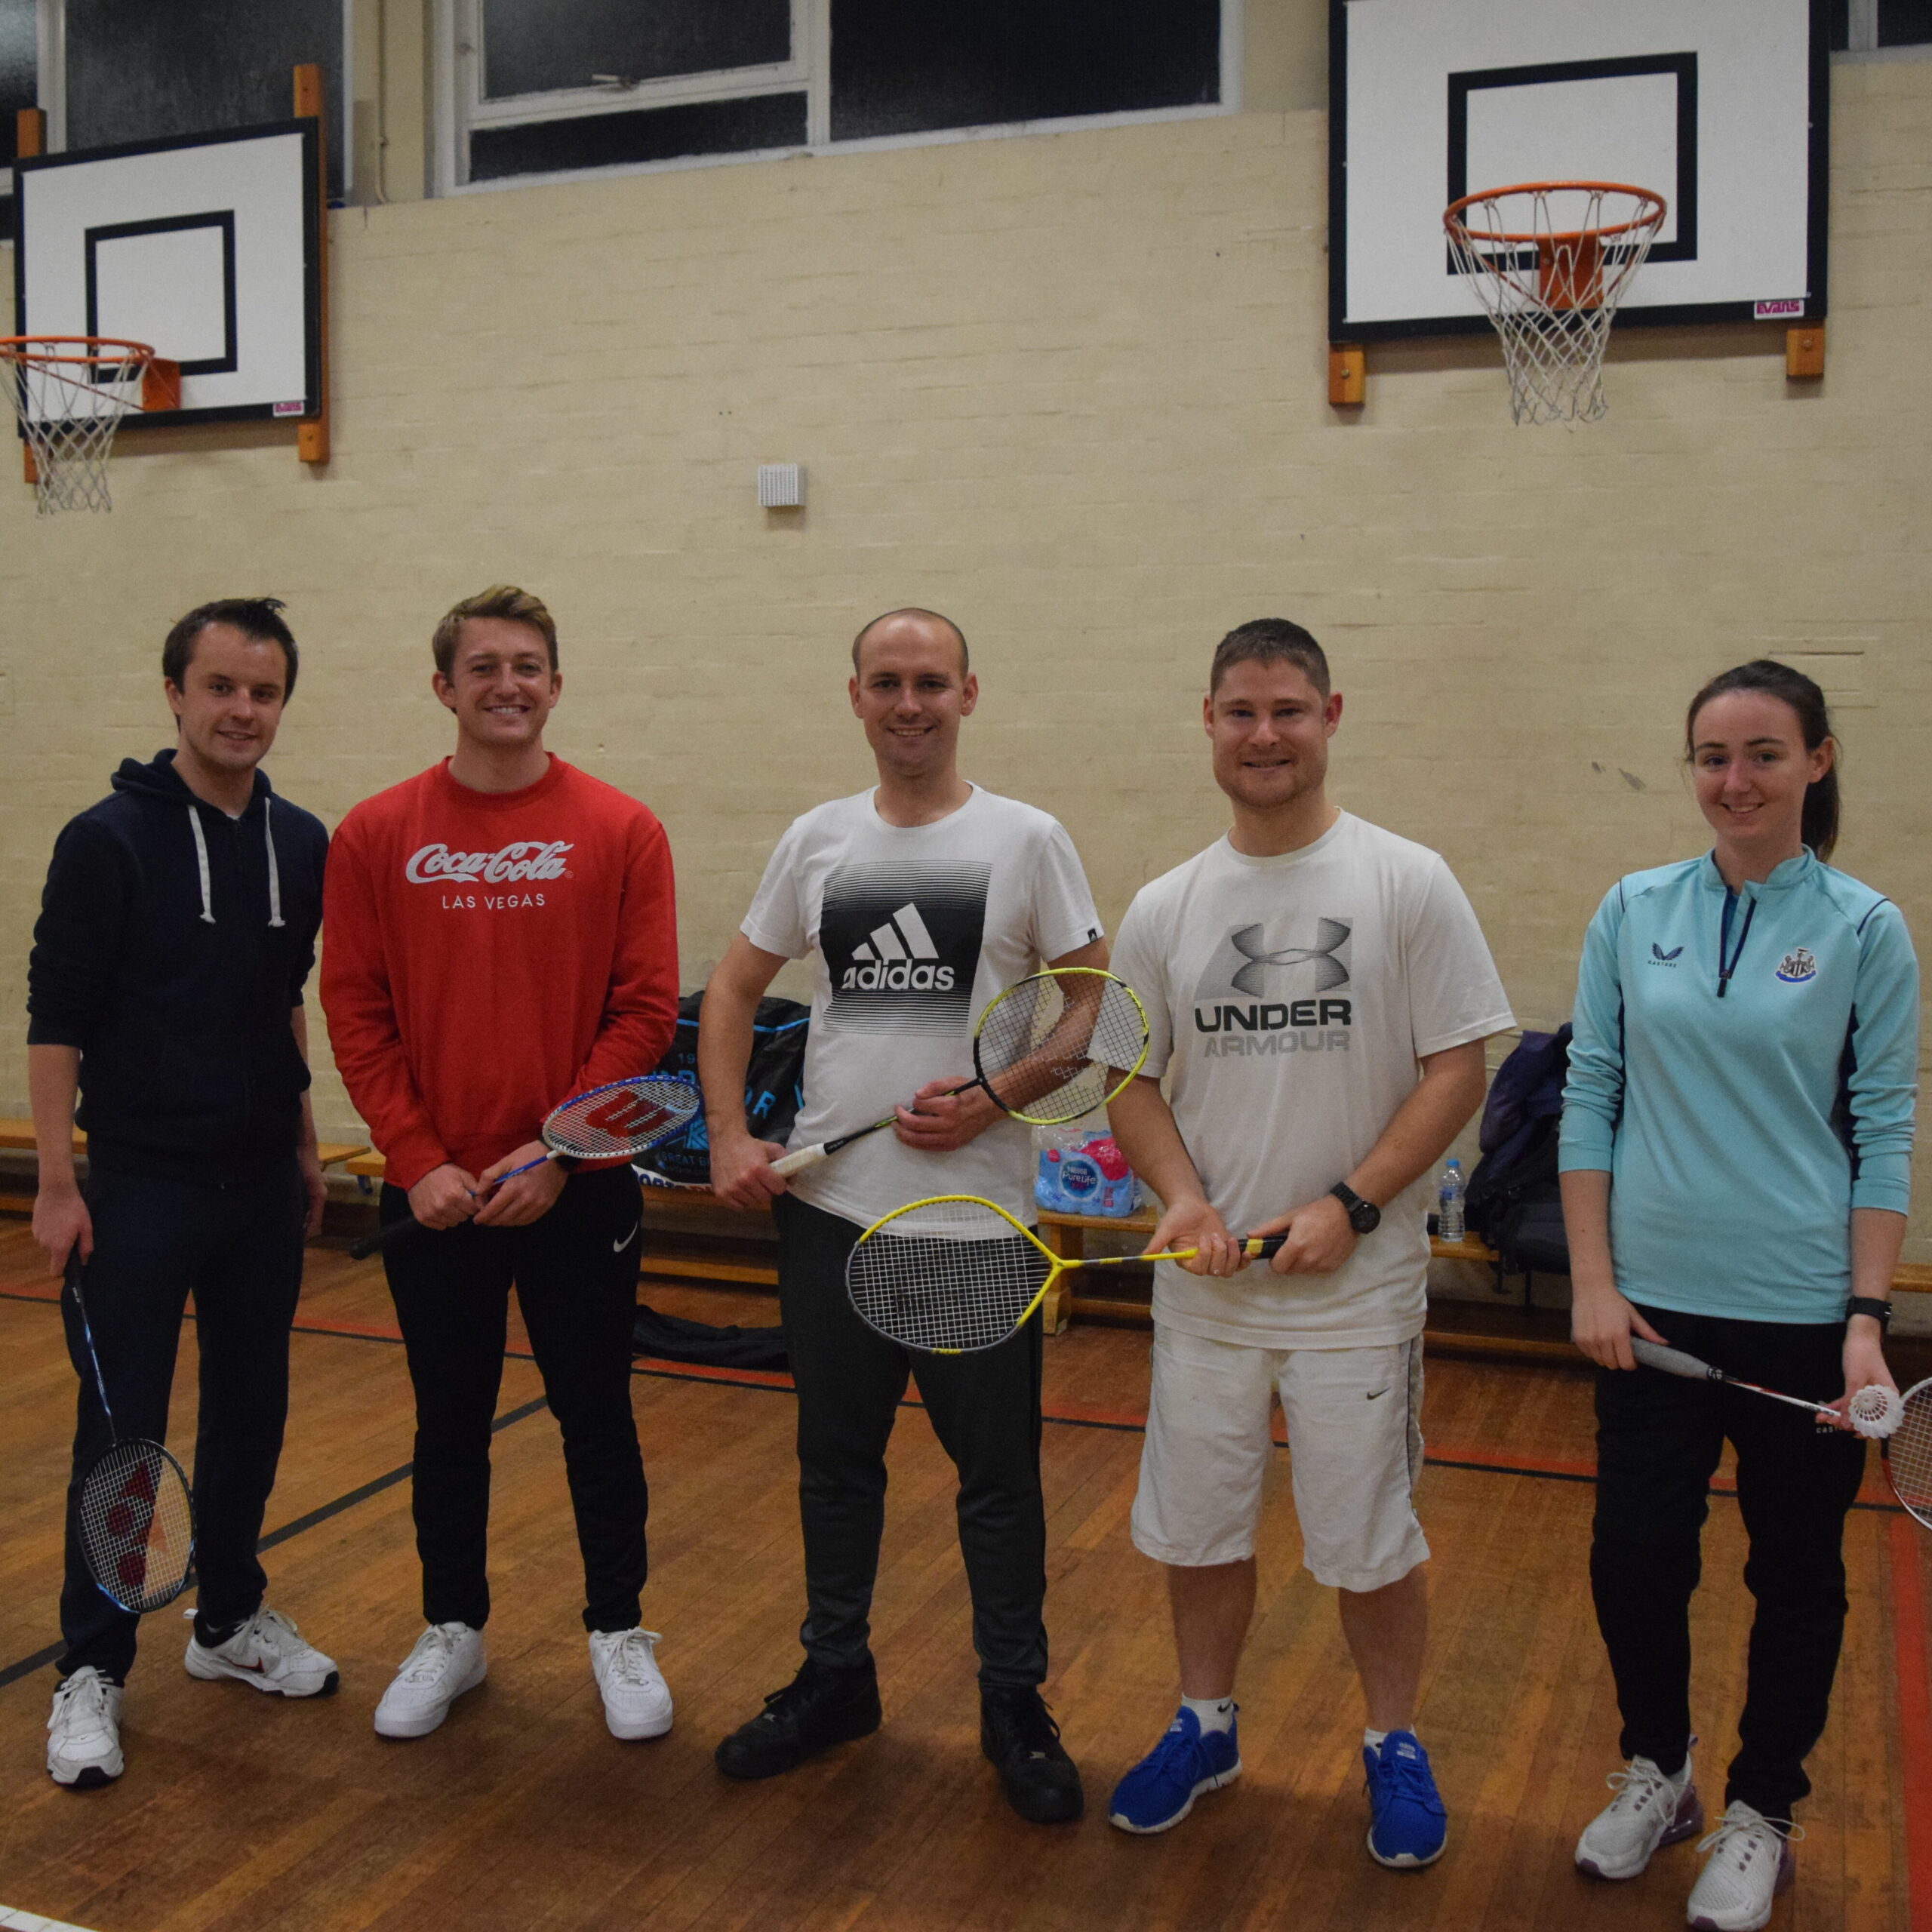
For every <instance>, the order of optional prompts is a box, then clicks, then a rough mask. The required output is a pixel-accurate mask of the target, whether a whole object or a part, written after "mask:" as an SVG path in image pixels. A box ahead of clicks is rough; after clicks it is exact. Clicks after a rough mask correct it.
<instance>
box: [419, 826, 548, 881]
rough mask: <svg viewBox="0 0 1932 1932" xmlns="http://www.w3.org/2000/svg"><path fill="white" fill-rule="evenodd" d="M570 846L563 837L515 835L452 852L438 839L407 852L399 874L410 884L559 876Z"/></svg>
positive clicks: (513, 879)
mask: <svg viewBox="0 0 1932 1932" xmlns="http://www.w3.org/2000/svg"><path fill="white" fill-rule="evenodd" d="M574 849H575V848H574V846H573V845H572V844H571V841H568V840H567V839H555V840H552V841H549V842H546V841H544V840H543V839H540V838H523V839H518V840H516V841H515V842H513V843H512V844H508V845H503V846H500V847H499V848H497V850H496V851H494V852H452V851H451V850H450V848H448V846H447V845H445V844H441V843H440V842H438V843H437V844H433V845H425V846H423V847H421V848H419V849H418V850H417V851H414V852H413V853H411V854H410V859H409V863H408V865H406V866H404V867H403V869H402V875H403V877H404V878H406V879H408V881H409V882H410V884H411V885H435V884H439V883H448V882H451V881H454V883H456V884H461V885H472V884H484V885H506V884H510V883H512V881H515V880H518V879H535V878H564V877H565V876H566V875H567V869H566V867H565V863H564V854H565V853H566V852H569V851H573V850H574Z"/></svg>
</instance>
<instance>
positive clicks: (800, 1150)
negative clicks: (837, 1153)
mask: <svg viewBox="0 0 1932 1932" xmlns="http://www.w3.org/2000/svg"><path fill="white" fill-rule="evenodd" d="M831 1151H832V1150H831V1149H829V1147H827V1146H826V1144H825V1143H824V1142H823V1140H821V1141H820V1143H818V1145H817V1146H815V1147H797V1148H794V1149H792V1152H790V1153H789V1154H787V1155H785V1156H784V1158H783V1159H782V1160H777V1161H773V1162H772V1164H771V1171H772V1172H773V1173H774V1174H783V1175H786V1177H789V1176H791V1175H792V1174H801V1173H802V1172H803V1171H804V1170H805V1169H806V1168H815V1167H817V1165H818V1164H819V1163H820V1161H822V1160H823V1159H824V1158H825V1157H826V1155H827V1154H829V1152H831Z"/></svg>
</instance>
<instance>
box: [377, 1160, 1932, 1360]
mask: <svg viewBox="0 0 1932 1932" xmlns="http://www.w3.org/2000/svg"><path fill="white" fill-rule="evenodd" d="M346 1168H347V1171H349V1173H350V1174H354V1175H355V1176H356V1177H358V1179H359V1180H361V1181H362V1182H363V1184H364V1185H365V1186H368V1185H369V1183H371V1182H373V1181H376V1180H380V1179H381V1177H382V1174H383V1157H382V1155H380V1154H378V1153H376V1152H373V1151H365V1152H358V1153H357V1154H355V1155H354V1156H353V1157H352V1158H350V1159H349V1161H347V1162H346ZM643 1192H644V1198H645V1253H644V1260H643V1263H642V1272H643V1274H644V1275H645V1276H646V1277H647V1278H649V1277H656V1278H659V1279H661V1280H669V1281H715V1282H718V1283H720V1284H723V1285H724V1286H727V1287H745V1288H775V1287H777V1285H778V1270H777V1267H776V1266H775V1265H774V1263H773V1261H771V1260H768V1259H766V1258H765V1257H764V1256H763V1255H761V1254H758V1252H756V1245H768V1244H754V1243H753V1242H752V1241H749V1240H747V1239H746V1238H745V1236H746V1230H747V1229H749V1228H750V1227H752V1226H755V1225H756V1222H757V1217H755V1216H753V1215H750V1214H746V1213H744V1212H743V1211H741V1210H740V1209H737V1208H735V1207H726V1206H725V1205H724V1203H723V1202H722V1201H720V1200H719V1199H718V1197H717V1196H716V1195H714V1194H713V1193H712V1192H711V1190H710V1189H709V1188H701V1187H680V1188H656V1187H646V1188H645V1189H644V1191H643ZM654 1208H655V1209H657V1210H658V1211H659V1212H658V1213H657V1214H656V1215H654V1214H653V1212H652V1211H653V1209H654ZM667 1218H668V1219H669V1220H670V1221H672V1222H673V1223H675V1222H678V1221H685V1222H691V1223H696V1224H697V1225H696V1226H695V1227H690V1228H686V1229H678V1228H677V1227H675V1226H669V1227H667V1226H665V1225H664V1223H665V1220H666V1219H667ZM1038 1226H1039V1230H1040V1238H1041V1240H1042V1241H1044V1242H1045V1243H1046V1244H1047V1246H1048V1247H1050V1248H1051V1249H1052V1250H1053V1251H1054V1253H1055V1254H1062V1255H1065V1256H1066V1258H1067V1259H1068V1260H1080V1259H1081V1257H1083V1256H1084V1254H1085V1253H1086V1251H1087V1236H1088V1232H1090V1231H1091V1230H1097V1231H1100V1232H1111V1233H1115V1234H1121V1235H1138V1236H1140V1238H1141V1240H1142V1241H1143V1242H1144V1241H1145V1240H1146V1237H1147V1236H1148V1235H1151V1234H1152V1232H1154V1229H1155V1217H1154V1215H1153V1214H1152V1213H1151V1212H1149V1211H1146V1210H1143V1211H1142V1212H1141V1213H1140V1214H1132V1215H1127V1216H1123V1217H1106V1216H1100V1215H1094V1214H1054V1213H1052V1212H1051V1211H1048V1210H1046V1209H1044V1208H1043V1209H1042V1210H1041V1212H1040V1217H1039V1222H1038ZM681 1235H682V1236H685V1237H689V1236H691V1235H696V1236H697V1241H698V1242H699V1245H697V1246H694V1245H692V1244H691V1241H690V1239H689V1238H680V1237H681ZM720 1238H723V1240H724V1241H734V1247H735V1248H736V1251H735V1252H731V1251H724V1249H723V1248H722V1247H721V1241H720ZM734 1238H735V1240H734ZM1429 1258H1430V1259H1431V1260H1435V1261H1472V1262H1476V1263H1480V1264H1481V1265H1482V1266H1484V1267H1488V1268H1494V1269H1497V1270H1498V1278H1499V1280H1500V1278H1501V1275H1500V1270H1501V1268H1502V1263H1503V1257H1501V1256H1500V1254H1497V1251H1496V1250H1495V1249H1494V1248H1493V1247H1490V1246H1489V1245H1488V1244H1487V1242H1485V1241H1479V1240H1478V1239H1477V1238H1475V1236H1474V1235H1471V1236H1469V1238H1467V1239H1466V1240H1463V1241H1443V1240H1441V1239H1440V1238H1437V1237H1435V1236H1434V1235H1432V1236H1431V1237H1430V1238H1429ZM1892 1290H1893V1292H1894V1294H1932V1264H1929V1263H1924V1262H1911V1261H1908V1262H1902V1263H1900V1266H1899V1269H1898V1272H1897V1274H1895V1275H1894V1276H1893V1278H1892ZM1041 1314H1042V1316H1043V1317H1044V1322H1045V1326H1046V1331H1047V1333H1048V1334H1050V1335H1057V1334H1060V1331H1062V1330H1063V1329H1064V1328H1065V1327H1067V1325H1068V1324H1069V1323H1070V1322H1071V1321H1072V1319H1073V1318H1074V1317H1075V1315H1098V1316H1100V1317H1102V1318H1105V1319H1107V1320H1111V1321H1131V1322H1137V1323H1151V1322H1152V1315H1151V1313H1150V1312H1149V1309H1148V1305H1147V1303H1146V1302H1144V1301H1141V1300H1136V1299H1134V1298H1133V1297H1120V1296H1111V1295H1106V1294H1093V1295H1089V1294H1075V1293H1074V1292H1073V1291H1072V1287H1071V1284H1070V1281H1069V1277H1067V1276H1066V1275H1063V1276H1062V1277H1061V1278H1060V1280H1059V1281H1057V1283H1055V1284H1054V1292H1053V1293H1052V1294H1051V1295H1050V1296H1049V1297H1048V1300H1047V1301H1046V1302H1045V1303H1044V1304H1042V1307H1041ZM1561 1352H1567V1343H1566V1344H1564V1348H1563V1350H1562V1351H1561Z"/></svg>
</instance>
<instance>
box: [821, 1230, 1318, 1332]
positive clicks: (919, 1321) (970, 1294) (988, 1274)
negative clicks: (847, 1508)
mask: <svg viewBox="0 0 1932 1932" xmlns="http://www.w3.org/2000/svg"><path fill="white" fill-rule="evenodd" d="M1286 1238H1287V1237H1286V1236H1285V1235H1268V1236H1266V1238H1262V1239H1254V1238H1251V1239H1249V1240H1248V1241H1244V1243H1243V1244H1242V1252H1243V1253H1244V1254H1246V1255H1247V1257H1248V1259H1249V1260H1254V1259H1255V1258H1256V1257H1258V1256H1261V1255H1267V1254H1273V1253H1274V1252H1275V1250H1276V1249H1278V1247H1280V1246H1281V1243H1282V1242H1283V1241H1284V1240H1285V1239H1286ZM1196 1252H1197V1250H1195V1249H1194V1248H1191V1247H1183V1248H1177V1249H1174V1250H1172V1251H1169V1252H1168V1253H1165V1254H1103V1255H1097V1256H1095V1257H1094V1258H1093V1259H1092V1260H1084V1261H1075V1260H1069V1258H1068V1257H1066V1256H1065V1255H1060V1254H1054V1251H1053V1250H1052V1249H1051V1248H1050V1247H1048V1246H1047V1244H1046V1243H1045V1242H1044V1241H1041V1239H1040V1238H1039V1237H1038V1235H1035V1234H1034V1233H1033V1232H1032V1231H1031V1230H1030V1229H1027V1228H1025V1227H1023V1226H1021V1225H1020V1223H1019V1222H1017V1221H1016V1220H1014V1218H1013V1217H1012V1216H1011V1214H1008V1212H1007V1211H1006V1210H1005V1209H1004V1207H995V1206H994V1205H993V1204H992V1202H991V1201H982V1200H980V1198H978V1197H977V1195H971V1194H936V1195H933V1196H932V1197H931V1198H930V1199H929V1200H925V1201H911V1202H909V1203H908V1204H906V1206H905V1207H895V1208H894V1210H893V1211H892V1212H891V1214H888V1215H887V1216H886V1217H885V1218H884V1220H880V1221H875V1222H874V1223H872V1226H870V1227H869V1228H868V1229H866V1231H865V1232H864V1233H863V1234H862V1235H860V1237H859V1239H858V1243H857V1246H856V1247H854V1249H853V1250H852V1252H851V1255H850V1257H848V1259H847V1261H846V1263H845V1291H846V1293H847V1294H848V1295H849V1296H850V1297H851V1301H852V1306H853V1308H854V1309H855V1310H856V1311H857V1313H858V1315H859V1318H860V1320H861V1321H864V1322H865V1323H866V1324H867V1325H868V1326H869V1327H872V1328H875V1329H876V1330H878V1332H879V1334H881V1335H883V1336H884V1337H885V1338H886V1340H888V1341H891V1342H898V1343H902V1344H903V1346H905V1347H906V1348H909V1349H920V1350H922V1351H923V1352H924V1353H926V1354H928V1355H970V1354H971V1353H973V1352H974V1351H975V1350H977V1349H991V1348H996V1347H998V1345H999V1344H1000V1343H1001V1342H1003V1341H1004V1340H1006V1338H1007V1337H1008V1336H1009V1335H1011V1334H1012V1333H1013V1331H1014V1330H1015V1329H1016V1328H1017V1327H1019V1326H1020V1324H1021V1323H1022V1322H1023V1321H1026V1318H1028V1317H1029V1315H1032V1312H1033V1311H1034V1309H1036V1308H1038V1306H1039V1305H1040V1303H1041V1302H1042V1301H1043V1300H1044V1299H1045V1297H1046V1293H1047V1291H1048V1289H1049V1288H1051V1287H1052V1286H1053V1284H1054V1282H1055V1281H1057V1280H1058V1279H1059V1278H1060V1276H1061V1275H1063V1274H1065V1273H1066V1272H1067V1271H1068V1270H1069V1269H1073V1268H1115V1267H1120V1266H1124V1265H1125V1264H1127V1263H1131V1262H1136V1261H1185V1260H1188V1259H1189V1257H1191V1256H1192V1255H1193V1254H1195V1253H1196Z"/></svg>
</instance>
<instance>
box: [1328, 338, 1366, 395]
mask: <svg viewBox="0 0 1932 1932" xmlns="http://www.w3.org/2000/svg"><path fill="white" fill-rule="evenodd" d="M1367 400H1368V352H1367V349H1364V348H1363V347H1362V346H1361V343H1358V342H1331V343H1330V344H1329V345H1328V401H1329V403H1330V405H1331V407H1332V408H1336V409H1359V408H1361V406H1362V405H1363V404H1364V403H1365V402H1366V401H1367Z"/></svg>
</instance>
